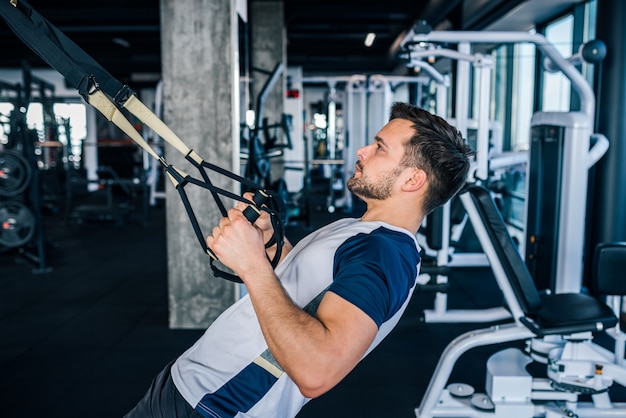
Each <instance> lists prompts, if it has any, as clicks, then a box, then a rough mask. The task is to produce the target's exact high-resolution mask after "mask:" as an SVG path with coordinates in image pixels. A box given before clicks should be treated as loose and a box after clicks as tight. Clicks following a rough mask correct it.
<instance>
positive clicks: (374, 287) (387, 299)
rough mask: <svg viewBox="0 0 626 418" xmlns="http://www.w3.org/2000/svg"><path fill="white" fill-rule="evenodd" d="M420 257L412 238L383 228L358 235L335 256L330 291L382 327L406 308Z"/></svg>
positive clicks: (340, 248)
mask: <svg viewBox="0 0 626 418" xmlns="http://www.w3.org/2000/svg"><path fill="white" fill-rule="evenodd" d="M419 261H420V257H419V253H418V251H417V248H416V246H415V242H414V241H413V240H412V239H411V237H409V236H407V235H406V234H404V233H401V232H397V231H392V230H389V229H386V228H379V229H377V230H374V231H372V232H371V233H369V234H358V235H356V236H354V237H352V238H350V239H349V240H347V241H346V242H344V243H343V244H342V245H341V246H340V247H339V248H338V249H337V252H336V253H335V260H334V277H333V283H332V284H331V285H330V288H329V291H331V292H333V293H335V294H337V295H339V296H340V297H342V298H343V299H345V300H347V301H348V302H350V303H352V304H354V305H355V306H357V307H358V308H359V309H361V310H362V311H363V312H365V313H366V314H367V315H368V316H369V317H371V318H372V320H374V322H375V323H376V325H378V326H379V327H380V325H381V324H382V323H384V322H385V321H386V320H388V319H389V318H391V317H392V316H393V315H394V314H395V313H396V312H397V311H398V309H400V307H402V305H403V303H404V301H405V300H406V298H407V296H408V293H409V290H410V289H411V287H413V284H414V283H415V279H416V278H417V266H418V264H419Z"/></svg>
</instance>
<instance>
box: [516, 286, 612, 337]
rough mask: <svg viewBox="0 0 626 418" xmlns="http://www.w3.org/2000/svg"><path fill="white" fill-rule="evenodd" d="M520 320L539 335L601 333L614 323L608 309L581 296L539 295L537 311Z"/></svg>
mask: <svg viewBox="0 0 626 418" xmlns="http://www.w3.org/2000/svg"><path fill="white" fill-rule="evenodd" d="M521 321H522V323H524V325H526V326H527V327H528V328H529V329H530V330H531V331H533V332H534V333H535V334H537V335H539V336H544V335H550V334H573V333H577V332H587V331H601V330H603V329H607V328H611V327H614V326H615V324H617V318H616V317H615V315H614V314H613V311H612V310H611V308H609V307H608V306H607V305H606V304H605V303H604V302H602V301H601V300H599V299H596V298H595V297H593V296H590V295H586V294H583V293H557V294H548V295H542V296H541V307H540V308H539V311H538V312H536V313H534V314H532V315H528V316H527V317H526V318H522V319H521Z"/></svg>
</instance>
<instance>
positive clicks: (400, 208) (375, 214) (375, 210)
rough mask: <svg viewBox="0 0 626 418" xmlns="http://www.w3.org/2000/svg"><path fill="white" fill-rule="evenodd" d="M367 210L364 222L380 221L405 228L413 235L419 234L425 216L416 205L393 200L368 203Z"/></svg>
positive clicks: (362, 218)
mask: <svg viewBox="0 0 626 418" xmlns="http://www.w3.org/2000/svg"><path fill="white" fill-rule="evenodd" d="M366 203H367V210H366V211H365V213H364V214H363V216H362V217H361V220H362V221H379V222H385V223H388V224H389V225H393V226H397V227H399V228H404V229H406V230H408V231H409V232H411V233H412V234H414V235H415V234H417V230H418V229H419V227H420V225H421V224H422V220H423V215H422V212H421V210H420V209H418V208H416V207H415V204H410V205H409V204H406V203H405V202H397V201H391V200H374V201H366Z"/></svg>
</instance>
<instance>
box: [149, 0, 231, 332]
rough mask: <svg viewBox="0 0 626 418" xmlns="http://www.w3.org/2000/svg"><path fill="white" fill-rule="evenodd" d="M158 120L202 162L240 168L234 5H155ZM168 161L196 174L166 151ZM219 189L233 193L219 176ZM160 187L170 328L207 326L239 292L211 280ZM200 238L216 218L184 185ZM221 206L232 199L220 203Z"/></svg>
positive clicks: (170, 195) (208, 201)
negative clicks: (158, 45)
mask: <svg viewBox="0 0 626 418" xmlns="http://www.w3.org/2000/svg"><path fill="white" fill-rule="evenodd" d="M160 4H161V37H162V39H161V41H162V60H163V64H162V67H163V119H164V121H165V123H166V124H168V126H169V127H170V128H172V130H173V131H174V132H176V133H177V134H178V136H179V137H180V138H181V139H182V140H183V141H184V142H185V143H186V144H187V146H189V147H190V148H192V149H194V150H196V151H197V152H198V154H200V155H201V156H202V157H203V158H204V159H205V160H206V161H209V162H212V163H214V164H216V165H219V166H221V167H223V168H225V169H228V170H231V171H232V170H237V171H238V169H239V131H238V126H239V116H238V113H239V112H238V111H235V109H238V106H239V104H238V97H239V86H238V83H239V80H238V77H239V63H238V46H237V38H238V35H237V15H236V8H235V0H188V1H184V2H181V1H174V0H161V3H160ZM165 157H166V159H167V161H168V162H169V163H170V164H172V165H174V166H176V167H178V168H179V169H182V170H183V171H185V172H186V173H188V174H190V175H192V176H194V177H198V178H200V177H199V175H197V171H196V170H195V168H193V167H192V166H191V165H190V164H189V163H188V162H187V161H185V160H184V158H183V156H182V155H180V154H179V153H178V152H177V151H175V150H174V149H173V148H172V147H169V146H168V147H166V151H165ZM212 182H213V184H215V185H216V186H218V187H221V188H225V189H228V190H238V188H236V186H235V184H234V183H233V182H232V181H230V180H228V179H226V178H223V177H220V176H215V175H214V176H213V177H212ZM167 183H168V184H167V186H166V210H167V246H168V248H167V254H168V283H169V309H170V318H169V324H170V327H171V328H205V327H207V326H208V325H209V324H210V323H211V322H212V321H213V320H214V319H215V318H216V317H217V316H218V315H219V314H220V313H221V312H223V311H224V310H225V309H226V308H227V307H228V306H230V305H231V304H232V303H233V302H234V301H235V299H236V297H237V294H236V293H237V292H236V290H237V287H236V285H234V284H232V283H231V282H228V281H226V280H223V279H219V278H215V277H213V275H212V273H211V269H210V267H209V257H208V256H207V255H206V254H204V253H203V252H202V250H201V247H200V244H199V243H198V240H197V238H196V236H195V234H194V232H193V229H192V227H191V224H190V222H189V220H188V218H187V214H186V212H185V210H184V207H183V205H182V203H181V200H180V198H179V196H178V192H177V190H175V188H174V187H173V186H172V184H171V183H170V182H167ZM185 190H186V191H187V193H188V195H189V198H190V200H191V203H192V206H193V208H194V211H195V213H196V215H197V216H198V218H199V223H200V226H201V228H202V230H203V233H204V235H205V236H206V235H207V234H209V233H210V232H211V229H212V227H213V225H215V224H216V223H217V222H218V221H219V219H220V217H221V214H220V212H219V210H218V208H217V206H216V205H215V203H214V202H213V199H212V197H211V195H210V193H209V191H208V190H205V189H202V188H200V187H197V186H193V185H189V186H187V187H185ZM225 204H226V205H227V206H232V202H228V201H225Z"/></svg>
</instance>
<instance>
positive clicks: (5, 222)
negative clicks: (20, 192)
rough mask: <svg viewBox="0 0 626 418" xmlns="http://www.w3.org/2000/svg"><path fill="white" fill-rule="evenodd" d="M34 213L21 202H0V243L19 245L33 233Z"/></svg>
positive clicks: (34, 225) (24, 242) (26, 240)
mask: <svg viewBox="0 0 626 418" xmlns="http://www.w3.org/2000/svg"><path fill="white" fill-rule="evenodd" d="M35 227H36V223H35V215H33V212H32V211H31V210H30V209H29V208H28V207H27V206H26V205H24V204H23V203H20V202H15V201H12V202H0V245H3V246H5V247H10V248H14V247H21V246H22V245H24V244H26V243H27V242H28V241H30V239H31V238H32V237H33V235H34V234H35Z"/></svg>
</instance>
